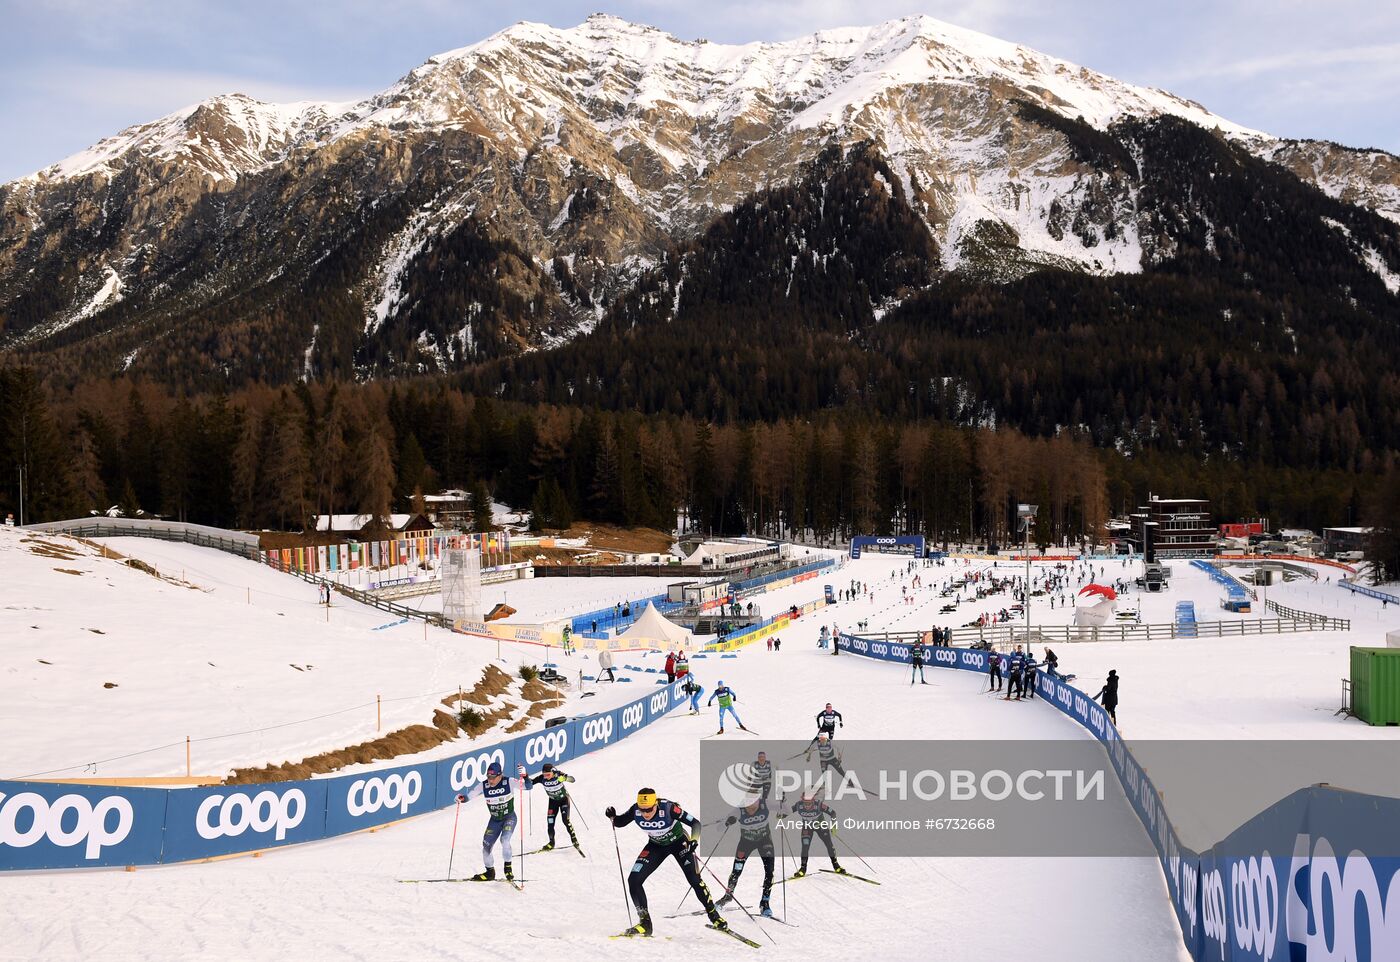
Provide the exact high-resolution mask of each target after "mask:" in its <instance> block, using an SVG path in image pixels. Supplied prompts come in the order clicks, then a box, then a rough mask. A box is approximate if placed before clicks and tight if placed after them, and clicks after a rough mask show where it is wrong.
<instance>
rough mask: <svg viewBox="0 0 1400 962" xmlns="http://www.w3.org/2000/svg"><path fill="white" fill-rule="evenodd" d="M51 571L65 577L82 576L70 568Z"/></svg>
mask: <svg viewBox="0 0 1400 962" xmlns="http://www.w3.org/2000/svg"><path fill="white" fill-rule="evenodd" d="M53 570H54V571H58V572H62V573H63V574H66V575H81V574H82V572H81V571H76V570H74V569H72V568H55V569H53Z"/></svg>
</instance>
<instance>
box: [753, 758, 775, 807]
mask: <svg viewBox="0 0 1400 962" xmlns="http://www.w3.org/2000/svg"><path fill="white" fill-rule="evenodd" d="M753 780H754V791H756V792H758V794H759V797H760V798H763V799H767V798H768V796H769V795H771V794H773V763H772V762H770V761H769V760H768V753H767V752H759V753H758V758H757V759H756V760H755V761H754V763H753Z"/></svg>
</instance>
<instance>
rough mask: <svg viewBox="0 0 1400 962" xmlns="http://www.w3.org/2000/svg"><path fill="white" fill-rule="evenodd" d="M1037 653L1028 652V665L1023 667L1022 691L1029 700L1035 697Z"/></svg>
mask: <svg viewBox="0 0 1400 962" xmlns="http://www.w3.org/2000/svg"><path fill="white" fill-rule="evenodd" d="M1035 669H1036V664H1035V652H1033V651H1031V650H1029V649H1027V650H1026V663H1025V664H1024V665H1022V666H1021V690H1022V691H1023V692H1025V694H1026V697H1027V698H1034V697H1035Z"/></svg>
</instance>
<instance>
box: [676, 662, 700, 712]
mask: <svg viewBox="0 0 1400 962" xmlns="http://www.w3.org/2000/svg"><path fill="white" fill-rule="evenodd" d="M681 691H683V692H685V693H686V694H687V695H689V696H690V713H691V714H692V715H698V714H700V696H701V695H703V694H705V689H704V687H703V686H701V684H700V680H699V679H698V678H696V677H695V675H694V674H692V673H690V672H687V673H686V676H685V686H684V687H683V688H682V689H681Z"/></svg>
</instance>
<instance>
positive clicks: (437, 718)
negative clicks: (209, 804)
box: [224, 711, 460, 785]
mask: <svg viewBox="0 0 1400 962" xmlns="http://www.w3.org/2000/svg"><path fill="white" fill-rule="evenodd" d="M459 732H460V729H459V728H458V725H457V719H455V718H453V717H452V716H451V715H449V714H447V712H445V711H435V712H433V723H432V724H431V725H410V726H408V727H407V728H401V729H399V730H398V731H396V732H390V733H389V734H387V735H384V736H383V737H381V738H376V739H374V740H373V741H368V742H361V743H360V744H358V745H351V746H350V747H349V748H342V749H340V750H339V751H334V752H322V753H321V754H319V755H312V756H311V757H310V758H303V759H302V760H301V761H299V762H284V763H282V764H281V765H265V766H263V767H262V768H238V769H234V772H233V774H232V775H230V776H229V777H228V778H226V779H224V784H226V785H244V784H249V783H256V782H291V781H297V780H299V779H303V778H310V777H311V776H313V775H326V774H329V773H330V772H335V771H339V770H340V769H342V768H345V767H346V766H347V765H364V764H367V763H369V762H373V761H379V760H381V759H386V758H397V757H398V756H400V755H412V754H415V753H417V752H423V751H427V750H428V749H430V748H435V747H436V746H438V745H441V744H442V743H443V742H445V741H450V740H451V739H453V738H456V737H457V735H458V734H459Z"/></svg>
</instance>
